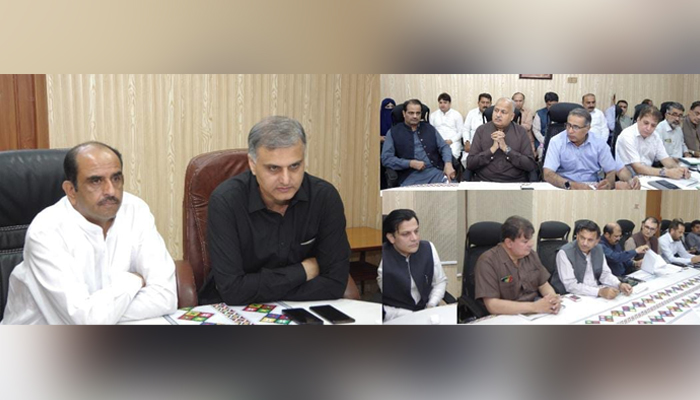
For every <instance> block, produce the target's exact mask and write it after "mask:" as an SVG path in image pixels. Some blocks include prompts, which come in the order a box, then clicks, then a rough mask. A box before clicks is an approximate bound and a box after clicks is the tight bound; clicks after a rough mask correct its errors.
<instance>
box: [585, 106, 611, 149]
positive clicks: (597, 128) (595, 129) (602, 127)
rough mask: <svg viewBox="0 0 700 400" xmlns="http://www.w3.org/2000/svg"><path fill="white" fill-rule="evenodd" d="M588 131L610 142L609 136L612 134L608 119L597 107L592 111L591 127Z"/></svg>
mask: <svg viewBox="0 0 700 400" xmlns="http://www.w3.org/2000/svg"><path fill="white" fill-rule="evenodd" d="M588 133H589V134H593V135H594V136H595V137H597V138H600V139H603V141H604V142H606V143H607V142H608V137H609V136H610V130H609V129H608V120H607V119H606V118H605V114H604V113H603V112H602V111H600V110H599V109H597V108H596V109H594V110H593V112H592V113H591V129H590V130H589V131H588Z"/></svg>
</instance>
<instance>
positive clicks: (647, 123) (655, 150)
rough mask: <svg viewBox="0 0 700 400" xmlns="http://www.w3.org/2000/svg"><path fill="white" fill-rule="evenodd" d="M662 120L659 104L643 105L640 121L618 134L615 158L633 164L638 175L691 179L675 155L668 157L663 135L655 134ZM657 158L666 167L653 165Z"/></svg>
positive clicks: (688, 172)
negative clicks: (656, 105)
mask: <svg viewBox="0 0 700 400" xmlns="http://www.w3.org/2000/svg"><path fill="white" fill-rule="evenodd" d="M661 119H662V116H661V112H660V111H659V110H658V109H657V108H656V107H653V106H644V107H642V109H641V111H640V112H639V118H638V119H637V123H636V124H634V125H632V126H630V127H629V128H627V129H625V130H624V131H622V133H620V136H618V138H617V145H616V146H615V159H616V160H617V161H619V162H621V163H623V164H624V165H629V166H631V167H632V169H633V170H634V172H636V173H637V174H638V175H649V176H661V177H668V178H672V179H687V178H690V171H689V170H688V168H685V167H681V166H679V165H678V163H677V162H676V160H674V159H673V157H669V155H668V153H667V152H666V148H665V147H664V144H663V142H662V140H661V137H660V136H659V135H655V134H654V130H655V129H656V126H657V125H658V124H659V121H661ZM655 161H659V162H661V164H662V165H663V167H662V168H655V167H652V164H653V163H654V162H655Z"/></svg>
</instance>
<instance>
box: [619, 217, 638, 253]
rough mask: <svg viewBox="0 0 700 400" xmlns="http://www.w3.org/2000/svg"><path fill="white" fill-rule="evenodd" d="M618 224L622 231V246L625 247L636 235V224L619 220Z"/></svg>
mask: <svg viewBox="0 0 700 400" xmlns="http://www.w3.org/2000/svg"><path fill="white" fill-rule="evenodd" d="M617 224H618V225H620V230H621V231H622V237H621V238H620V246H622V247H623V248H624V247H625V242H627V239H629V238H630V237H631V236H632V235H634V227H635V225H634V222H632V221H630V220H628V219H618V220H617Z"/></svg>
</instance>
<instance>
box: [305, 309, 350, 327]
mask: <svg viewBox="0 0 700 400" xmlns="http://www.w3.org/2000/svg"><path fill="white" fill-rule="evenodd" d="M309 309H310V310H311V311H313V312H315V313H316V314H318V315H320V316H321V317H323V319H325V320H327V321H328V322H330V323H331V324H334V325H336V324H352V323H353V322H355V318H352V317H350V316H349V315H347V314H345V313H343V312H341V311H340V310H338V309H337V308H335V307H333V306H329V305H325V306H312V307H309Z"/></svg>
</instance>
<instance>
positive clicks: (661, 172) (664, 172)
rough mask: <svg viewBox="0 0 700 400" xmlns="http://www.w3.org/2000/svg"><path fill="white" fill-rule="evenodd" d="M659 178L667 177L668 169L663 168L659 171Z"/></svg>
mask: <svg viewBox="0 0 700 400" xmlns="http://www.w3.org/2000/svg"><path fill="white" fill-rule="evenodd" d="M659 176H663V177H665V176H666V168H661V170H660V171H659Z"/></svg>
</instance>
